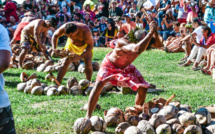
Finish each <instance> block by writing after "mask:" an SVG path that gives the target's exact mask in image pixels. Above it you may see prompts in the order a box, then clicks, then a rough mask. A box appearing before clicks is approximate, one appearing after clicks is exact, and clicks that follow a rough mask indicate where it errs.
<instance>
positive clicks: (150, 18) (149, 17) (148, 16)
mask: <svg viewBox="0 0 215 134" xmlns="http://www.w3.org/2000/svg"><path fill="white" fill-rule="evenodd" d="M145 19H146V21H147V23H148V24H150V23H151V22H152V21H154V19H153V18H152V16H151V15H150V14H148V15H146V17H145Z"/></svg>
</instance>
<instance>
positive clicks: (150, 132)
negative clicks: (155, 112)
mask: <svg viewBox="0 0 215 134" xmlns="http://www.w3.org/2000/svg"><path fill="white" fill-rule="evenodd" d="M137 128H139V129H140V130H141V132H142V133H143V134H155V130H154V128H153V126H152V125H151V124H150V123H149V122H148V121H146V120H141V121H140V122H139V123H138V125H137Z"/></svg>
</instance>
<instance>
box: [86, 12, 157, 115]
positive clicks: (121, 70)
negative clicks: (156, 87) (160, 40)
mask: <svg viewBox="0 0 215 134" xmlns="http://www.w3.org/2000/svg"><path fill="white" fill-rule="evenodd" d="M147 22H148V24H149V26H150V31H149V33H148V34H147V35H146V36H145V37H143V36H142V35H141V34H134V35H137V36H135V38H136V39H137V40H138V41H139V42H138V43H137V44H135V43H128V42H126V41H125V40H124V39H121V40H118V42H117V45H116V47H115V49H114V50H113V51H112V52H111V53H109V54H107V56H106V57H105V58H104V60H103V62H102V64H101V67H100V70H99V72H98V75H97V79H96V83H95V85H94V87H93V89H92V91H91V93H90V97H89V102H88V109H87V115H86V118H87V119H89V118H90V117H91V115H92V112H93V109H94V108H95V106H96V103H97V101H98V99H99V95H100V92H101V90H102V88H103V87H104V86H105V84H106V83H110V84H112V85H115V86H121V87H130V88H132V89H133V90H134V91H137V95H136V99H135V107H137V108H138V107H142V106H143V104H144V102H145V98H146V94H147V90H148V88H149V86H150V84H149V83H147V82H146V81H145V80H144V78H143V76H142V75H141V73H140V72H139V71H138V70H137V69H136V68H135V66H134V65H131V63H132V62H133V61H134V60H135V59H136V58H137V57H138V56H139V55H140V54H141V53H142V52H143V51H145V50H146V48H147V47H148V45H149V42H150V40H151V38H152V37H153V34H154V32H155V30H156V27H157V25H156V23H155V21H154V20H153V19H152V17H151V16H149V18H147ZM140 31H141V30H140ZM139 112H140V111H139Z"/></svg>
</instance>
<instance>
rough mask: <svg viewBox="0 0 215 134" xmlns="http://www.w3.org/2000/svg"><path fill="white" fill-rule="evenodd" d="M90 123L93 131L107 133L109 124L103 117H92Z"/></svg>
mask: <svg viewBox="0 0 215 134" xmlns="http://www.w3.org/2000/svg"><path fill="white" fill-rule="evenodd" d="M90 121H91V123H92V127H91V130H92V131H100V132H104V131H105V129H106V127H107V124H106V122H105V121H104V119H103V118H102V117H98V116H92V117H91V118H90Z"/></svg>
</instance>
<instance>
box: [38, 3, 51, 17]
mask: <svg viewBox="0 0 215 134" xmlns="http://www.w3.org/2000/svg"><path fill="white" fill-rule="evenodd" d="M38 5H39V9H40V11H41V13H42V15H43V16H44V18H46V17H47V12H48V8H49V3H48V2H47V1H46V0H40V1H39V2H38Z"/></svg>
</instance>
